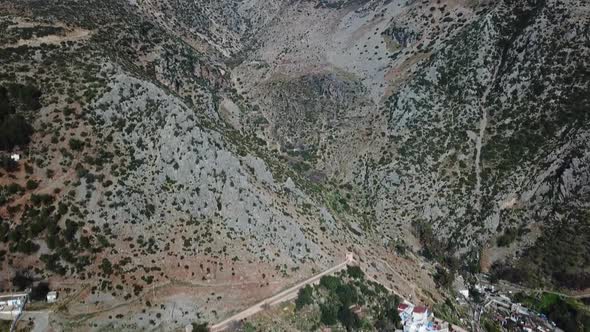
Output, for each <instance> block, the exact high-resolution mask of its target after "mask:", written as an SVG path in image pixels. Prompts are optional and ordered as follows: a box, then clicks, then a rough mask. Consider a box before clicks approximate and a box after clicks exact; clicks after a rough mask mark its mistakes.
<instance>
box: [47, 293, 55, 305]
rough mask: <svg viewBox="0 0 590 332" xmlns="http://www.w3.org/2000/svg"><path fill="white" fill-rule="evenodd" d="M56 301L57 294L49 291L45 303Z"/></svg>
mask: <svg viewBox="0 0 590 332" xmlns="http://www.w3.org/2000/svg"><path fill="white" fill-rule="evenodd" d="M55 301H57V292H56V291H51V292H49V293H47V303H55Z"/></svg>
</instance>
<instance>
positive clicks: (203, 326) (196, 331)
mask: <svg viewBox="0 0 590 332" xmlns="http://www.w3.org/2000/svg"><path fill="white" fill-rule="evenodd" d="M193 332H209V323H193Z"/></svg>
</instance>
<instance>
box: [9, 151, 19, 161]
mask: <svg viewBox="0 0 590 332" xmlns="http://www.w3.org/2000/svg"><path fill="white" fill-rule="evenodd" d="M10 159H12V160H14V161H19V160H20V154H18V153H13V154H11V155H10Z"/></svg>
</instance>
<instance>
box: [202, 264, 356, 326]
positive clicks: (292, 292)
mask: <svg viewBox="0 0 590 332" xmlns="http://www.w3.org/2000/svg"><path fill="white" fill-rule="evenodd" d="M353 261H354V258H353V256H352V254H350V253H349V254H347V255H346V260H345V261H344V262H342V263H340V264H338V265H336V266H334V267H332V268H330V269H328V270H326V271H324V272H322V273H319V274H316V275H315V276H313V277H311V278H309V279H306V280H304V281H302V282H300V283H298V284H297V285H295V286H293V287H290V288H288V289H286V290H284V291H282V292H280V293H278V294H276V295H273V296H271V297H269V298H267V299H266V300H264V301H261V302H259V303H256V304H255V305H253V306H251V307H249V308H247V309H245V310H244V311H241V312H239V313H237V314H235V315H233V316H231V317H229V318H227V319H225V320H224V321H222V322H220V323H217V324H215V325H213V326H211V328H210V330H211V332H218V331H224V330H226V329H227V328H229V327H230V326H231V325H232V324H233V323H235V322H239V321H241V320H243V319H245V318H248V317H250V316H252V315H254V314H256V313H259V312H260V311H262V310H264V308H265V307H267V306H273V305H275V304H278V303H281V302H285V301H289V300H292V299H294V298H296V297H297V293H298V292H299V289H301V288H303V287H305V286H307V285H310V284H314V283H317V282H319V281H320V279H321V278H322V277H323V276H325V275H329V274H332V273H334V272H337V271H340V270H342V269H344V268H346V266H347V265H348V264H349V263H352V262H353Z"/></svg>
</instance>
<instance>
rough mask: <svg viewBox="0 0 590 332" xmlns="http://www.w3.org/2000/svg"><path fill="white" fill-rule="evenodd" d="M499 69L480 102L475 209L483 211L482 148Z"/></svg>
mask: <svg viewBox="0 0 590 332" xmlns="http://www.w3.org/2000/svg"><path fill="white" fill-rule="evenodd" d="M499 69H500V65H496V66H494V72H493V73H492V79H491V81H490V84H488V86H487V87H486V89H485V91H484V93H483V96H482V97H481V100H480V108H481V120H480V121H479V135H478V136H477V140H476V141H475V151H476V152H475V180H476V184H475V199H476V201H475V207H476V209H477V210H481V146H482V143H483V140H484V137H485V133H486V128H487V126H488V109H487V106H486V104H487V101H488V95H489V94H490V92H491V91H492V88H493V87H494V83H495V82H496V77H497V76H498V70H499Z"/></svg>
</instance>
